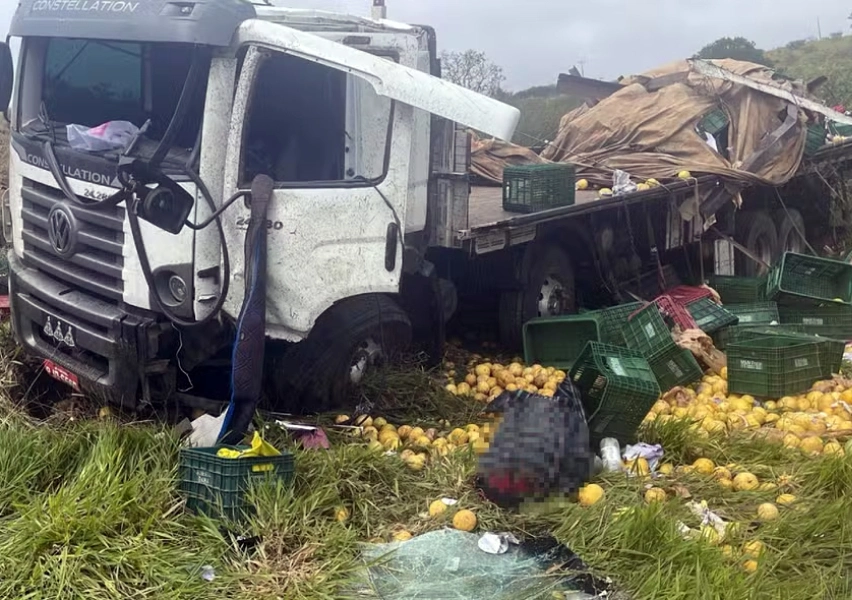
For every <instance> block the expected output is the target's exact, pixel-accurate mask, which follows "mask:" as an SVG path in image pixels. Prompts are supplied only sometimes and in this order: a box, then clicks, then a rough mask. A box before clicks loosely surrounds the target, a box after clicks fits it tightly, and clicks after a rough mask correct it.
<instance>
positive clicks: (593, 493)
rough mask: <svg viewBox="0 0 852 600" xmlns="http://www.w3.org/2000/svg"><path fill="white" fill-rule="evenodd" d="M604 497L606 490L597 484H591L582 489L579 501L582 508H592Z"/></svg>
mask: <svg viewBox="0 0 852 600" xmlns="http://www.w3.org/2000/svg"><path fill="white" fill-rule="evenodd" d="M603 497H604V489H603V488H602V487H601V486H599V485H598V484H597V483H589V484H586V485H584V486H583V487H582V488H580V493H579V495H578V499H579V501H580V506H592V505H594V504H597V503H598V502H600V500H601V499H602V498H603Z"/></svg>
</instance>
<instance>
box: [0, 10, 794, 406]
mask: <svg viewBox="0 0 852 600" xmlns="http://www.w3.org/2000/svg"><path fill="white" fill-rule="evenodd" d="M374 4H375V7H374V15H373V17H372V18H360V17H353V16H347V15H338V14H332V13H323V12H317V11H303V10H291V9H285V8H277V7H272V6H266V5H262V6H261V5H254V4H251V3H248V2H245V1H244V0H180V1H177V0H22V1H21V2H20V4H19V7H18V10H17V12H16V14H15V17H14V19H13V22H12V26H11V31H10V35H11V36H14V37H17V38H20V41H21V46H20V52H19V57H18V64H17V68H16V69H15V68H13V64H12V56H11V52H10V50H9V46H8V45H3V46H2V47H0V103H3V106H7V105H8V106H9V107H10V108H9V110H8V111H7V115H8V118H9V122H10V129H11V137H12V141H11V152H10V155H11V158H10V171H9V181H10V192H9V194H8V198H7V201H6V205H5V206H4V207H3V216H4V220H3V221H4V222H3V227H4V233H5V235H6V239H7V240H10V241H11V249H10V250H9V263H10V275H9V284H10V301H11V309H12V315H13V326H14V330H15V333H16V336H17V339H18V340H19V341H20V343H21V344H22V345H23V347H24V348H25V349H26V350H27V352H29V353H30V354H32V355H35V356H37V357H39V358H41V359H42V360H43V361H44V364H45V369H46V370H47V372H48V373H49V374H51V375H52V376H53V377H55V378H57V379H60V380H62V381H64V382H65V383H67V384H69V385H71V386H72V387H74V388H76V389H79V390H82V391H84V392H86V393H89V394H93V395H97V396H101V397H103V398H104V399H106V400H108V401H112V402H120V403H122V404H124V405H127V406H129V407H134V406H137V405H138V404H139V403H140V402H141V403H146V404H147V403H153V402H154V401H158V400H159V401H162V400H164V399H168V398H174V397H176V396H177V397H179V398H180V399H181V400H183V401H184V402H185V403H187V404H196V405H198V406H202V407H207V406H209V402H208V401H207V400H209V399H214V400H216V399H227V395H228V389H229V388H239V387H240V386H249V387H251V386H253V385H259V383H260V380H263V382H264V383H268V384H269V385H268V386H267V390H268V391H269V394H268V396H269V397H270V399H271V400H272V402H273V403H274V404H276V405H277V406H281V407H286V408H310V409H321V408H323V407H326V406H328V405H329V404H330V403H333V402H337V401H339V400H341V399H342V398H343V397H345V396H346V394H347V393H348V391H349V388H350V386H352V385H353V383H358V381H359V380H360V379H361V377H362V376H363V373H364V370H365V369H366V368H367V367H368V366H369V365H371V364H374V363H376V362H377V361H379V360H382V359H383V358H386V357H388V356H390V355H392V354H394V353H396V352H399V351H401V350H403V349H404V348H405V347H407V346H408V345H409V344H410V343H411V342H412V341H414V342H417V343H420V344H421V345H422V346H424V347H425V348H426V349H427V350H428V351H430V353H431V355H432V356H433V357H440V353H441V348H442V345H443V342H444V335H445V324H446V323H447V321H448V319H449V318H450V317H451V316H452V314H453V313H454V312H455V311H456V308H457V307H458V308H461V309H463V310H467V311H481V312H482V313H483V314H492V315H495V316H496V322H497V323H499V330H500V333H501V336H502V338H503V341H504V342H505V343H507V344H508V345H518V342H519V340H520V332H521V327H522V325H523V323H524V322H525V321H526V320H528V319H529V318H532V317H535V316H542V315H556V314H562V313H566V312H573V311H574V310H575V309H576V307H577V293H576V292H575V289H577V287H578V286H579V287H582V288H583V294H584V295H585V296H586V298H587V299H591V301H595V300H596V299H598V298H599V297H602V296H609V300H612V295H613V294H612V292H614V291H615V295H616V296H617V295H618V294H617V289H618V287H619V286H618V285H617V284H618V282H619V281H625V280H628V279H629V280H638V279H639V278H638V277H637V274H638V273H639V272H640V270H641V268H642V267H647V266H649V265H651V266H653V265H654V264H656V262H655V257H657V256H658V252H659V253H663V252H666V251H678V252H680V249H683V248H686V247H687V246H690V247H694V246H695V241H696V239H697V238H696V237H695V235H694V233H695V232H692V233H689V231H688V224H686V223H684V222H683V221H682V220H681V218H680V215H679V213H678V209H677V206H678V203H679V202H680V201H682V200H684V199H688V198H690V197H692V195H693V194H694V183H695V182H692V183H688V182H683V183H679V184H674V185H671V186H667V187H666V188H665V189H663V188H657V189H654V190H650V191H647V192H640V193H636V194H632V195H630V197H619V198H610V199H605V200H599V199H598V198H597V196H596V194H594V193H592V192H586V193H582V192H581V193H578V199H577V202H576V204H575V205H573V206H567V207H562V208H556V209H551V210H547V211H543V212H540V213H534V214H529V215H518V214H513V213H506V212H504V211H503V209H502V202H501V200H502V199H501V192H500V188H474V189H473V190H471V186H470V181H469V177H468V170H469V169H468V167H469V161H470V141H469V136H468V135H467V133H465V131H466V130H467V129H468V128H469V129H474V130H477V131H480V132H484V133H485V134H487V135H491V136H494V137H497V138H501V139H511V137H512V134H513V132H514V129H515V126H516V124H517V122H518V118H519V114H518V111H517V110H516V109H514V108H512V107H510V106H507V105H505V104H502V103H500V102H497V101H495V100H493V99H490V98H487V97H484V96H481V95H478V94H475V93H473V92H470V91H468V90H465V89H463V88H460V87H458V86H455V85H453V84H451V83H448V82H446V81H444V80H442V79H440V61H439V60H438V53H437V50H436V40H435V33H434V31H433V30H432V29H430V28H428V27H423V26H409V25H403V24H399V23H395V22H392V21H389V20H387V19H385V18H384V16H385V15H384V14H383V11H384V8H383V0H374ZM13 71H14V74H15V76H14V78H13ZM13 81H14V83H13ZM105 123H111V124H113V125H114V127H115V128H116V129H120V130H123V131H124V134H125V135H124V136H118V138H117V139H116V140H109V139H107V140H105V138H104V135H103V134H104V131H105V130H104V129H103V128H102V129H93V130H87V128H97V127H98V126H100V125H102V124H105ZM81 133H82V137H81ZM93 140H94V142H93ZM128 140H129V143H128ZM72 142H73V143H72ZM95 142H96V143H97V144H106V146H98V147H95V148H94V151H93V148H92V147H90V148H88V149H87V148H86V144H87V143H95ZM698 184H699V185H702V186H709V187H713V186H717V185H718V179H717V178H715V177H705V178H699V180H698ZM267 205H268V206H267ZM261 206H263V207H265V208H264V209H261ZM743 235H744V236H745V238H748V236H749V232H748V231H746V232H745V233H744V234H743ZM776 237H777V236H776ZM773 239H775V238H773ZM258 240H259V241H258ZM258 248H261V250H258ZM771 251H772V252H775V251H776V249H771ZM261 255H262V257H261ZM261 258H262V260H261ZM651 273H652V275H651V277H652V278H656V275H654V274H653V273H655V271H653V270H652V271H651ZM255 291H259V293H258V294H255V293H254V292H255ZM483 298H484V299H485V301H484V302H482V303H479V304H477V303H476V302H474V300H477V299H478V300H482V299H483ZM261 300H262V301H261ZM604 301H606V300H604ZM261 313H262V314H261ZM241 344H245V345H246V348H248V347H249V346H250V348H249V349H248V350H246V349H245V348H244V349H242V350H241V349H240V345H241ZM228 367H231V370H230V371H229V369H228ZM237 367H239V369H242V371H239V369H238V368H237ZM222 373H226V374H227V375H226V376H224V377H223V376H222ZM254 393H256V390H255V391H253V392H252V394H254ZM205 399H206V400H205Z"/></svg>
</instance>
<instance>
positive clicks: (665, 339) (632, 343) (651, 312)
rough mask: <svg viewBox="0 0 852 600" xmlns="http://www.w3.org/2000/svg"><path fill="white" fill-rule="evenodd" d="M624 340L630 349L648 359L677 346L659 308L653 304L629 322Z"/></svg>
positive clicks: (625, 328) (625, 329)
mask: <svg viewBox="0 0 852 600" xmlns="http://www.w3.org/2000/svg"><path fill="white" fill-rule="evenodd" d="M624 339H625V341H626V342H627V347H628V348H630V349H631V350H635V351H637V352H639V353H640V354H641V355H642V356H644V357H646V358H650V357H652V356H655V355H657V354H659V353H661V352H665V351H667V350H670V349H671V348H672V347H673V346H674V345H675V343H674V340H673V339H672V333H671V331H670V330H669V328H668V326H667V325H666V321H665V319H663V315H662V313H661V312H660V309H659V307H658V306H657V305H656V304H655V303H653V302H651V303H650V304H648V305H647V306H646V307H645V308H642V309H640V310H639V312H637V313H636V314H635V315H633V317H632V318H631V319H630V320H629V321H627V325H626V326H625V327H624Z"/></svg>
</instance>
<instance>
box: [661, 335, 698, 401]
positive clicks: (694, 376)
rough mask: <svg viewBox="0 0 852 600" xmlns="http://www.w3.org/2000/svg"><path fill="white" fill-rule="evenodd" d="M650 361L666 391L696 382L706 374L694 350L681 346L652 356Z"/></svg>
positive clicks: (662, 388)
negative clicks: (693, 352)
mask: <svg viewBox="0 0 852 600" xmlns="http://www.w3.org/2000/svg"><path fill="white" fill-rule="evenodd" d="M648 363H649V364H650V365H651V370H652V371H653V372H654V376H655V377H656V378H657V383H658V384H659V385H660V389H661V390H662V391H664V392H665V391H668V390H670V389H672V388H674V387H677V386H679V385H689V384H690V383H695V382H696V381H698V380H699V379H701V377H702V376H703V375H704V371H702V370H701V367H700V366H699V364H698V361H697V360H695V356H693V355H692V352H690V351H689V350H686V349H685V348H681V347H679V346H675V347H674V348H672V349H671V350H666V351H665V352H662V353H660V354H658V355H656V356H654V357H651V358H650V359H649V360H648Z"/></svg>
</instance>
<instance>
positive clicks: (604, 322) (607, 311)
mask: <svg viewBox="0 0 852 600" xmlns="http://www.w3.org/2000/svg"><path fill="white" fill-rule="evenodd" d="M640 308H642V303H641V302H630V303H629V304H619V305H618V306H611V307H609V308H603V309H601V310H596V311H594V312H592V313H589V314H592V315H594V316H596V317H598V319H599V321H600V326H601V339H600V341H601V342H603V343H604V344H609V345H611V346H627V340H626V339H625V338H624V328H625V327H626V326H627V318H628V317H629V316H630V315H632V314H633V313H635V312H636V311H637V310H639V309H640Z"/></svg>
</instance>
